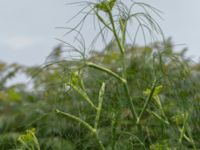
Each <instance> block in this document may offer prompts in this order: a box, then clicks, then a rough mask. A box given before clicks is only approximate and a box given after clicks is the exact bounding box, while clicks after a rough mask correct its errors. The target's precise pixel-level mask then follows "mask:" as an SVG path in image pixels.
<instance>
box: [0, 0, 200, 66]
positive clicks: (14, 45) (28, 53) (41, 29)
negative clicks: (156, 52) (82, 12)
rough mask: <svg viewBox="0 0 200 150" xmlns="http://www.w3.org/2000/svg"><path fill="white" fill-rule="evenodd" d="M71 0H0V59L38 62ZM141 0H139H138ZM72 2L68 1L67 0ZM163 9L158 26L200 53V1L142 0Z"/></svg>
mask: <svg viewBox="0 0 200 150" xmlns="http://www.w3.org/2000/svg"><path fill="white" fill-rule="evenodd" d="M70 1H71V0H17V1H14V0H0V22H1V23H0V60H2V61H6V62H9V63H12V62H18V63H21V64H26V65H36V64H42V63H44V61H45V58H46V56H47V55H48V54H49V53H50V51H51V50H52V49H53V47H55V46H56V45H57V44H58V43H59V42H58V41H56V40H55V38H59V37H60V36H62V35H63V33H64V32H63V31H60V30H59V29H56V27H59V26H65V25H66V24H65V23H66V21H67V19H69V17H70V16H72V15H73V14H74V13H75V12H76V11H77V10H76V9H75V8H74V7H67V6H66V5H65V3H66V2H70ZM140 1H142V0H140ZM71 2H72V1H71ZM142 2H147V3H149V4H151V5H153V6H155V7H156V8H159V9H160V10H162V11H163V12H164V14H163V18H164V20H163V21H161V27H162V29H163V31H164V33H165V35H166V37H168V36H171V37H172V38H173V41H174V42H175V44H186V46H187V47H188V48H189V51H188V56H193V58H195V59H196V60H197V59H198V58H199V57H200V53H199V50H200V43H199V40H200V29H199V27H200V9H199V6H200V1H199V0H165V1H164V0H163V1H160V0H145V1H142Z"/></svg>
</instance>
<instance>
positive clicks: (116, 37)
mask: <svg viewBox="0 0 200 150" xmlns="http://www.w3.org/2000/svg"><path fill="white" fill-rule="evenodd" d="M108 16H109V19H110V22H111V24H112V31H113V34H114V37H115V39H116V41H117V44H118V46H119V49H120V51H121V53H122V54H123V53H124V48H123V46H122V44H121V42H120V40H119V37H118V35H117V31H116V28H115V23H114V20H113V16H112V13H111V11H108Z"/></svg>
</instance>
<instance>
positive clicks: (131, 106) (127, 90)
mask: <svg viewBox="0 0 200 150" xmlns="http://www.w3.org/2000/svg"><path fill="white" fill-rule="evenodd" d="M124 88H125V92H126V95H127V97H128V101H129V105H130V109H131V113H132V115H133V116H134V117H135V118H136V120H137V119H138V114H137V112H136V111H135V107H134V104H133V101H132V98H131V96H130V91H129V88H128V84H127V82H126V83H125V84H124Z"/></svg>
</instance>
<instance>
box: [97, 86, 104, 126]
mask: <svg viewBox="0 0 200 150" xmlns="http://www.w3.org/2000/svg"><path fill="white" fill-rule="evenodd" d="M104 92H105V83H102V86H101V89H100V91H99V99H98V101H99V104H98V107H97V114H96V119H95V125H94V128H95V129H97V128H98V125H99V119H100V115H101V111H102V104H103V96H104Z"/></svg>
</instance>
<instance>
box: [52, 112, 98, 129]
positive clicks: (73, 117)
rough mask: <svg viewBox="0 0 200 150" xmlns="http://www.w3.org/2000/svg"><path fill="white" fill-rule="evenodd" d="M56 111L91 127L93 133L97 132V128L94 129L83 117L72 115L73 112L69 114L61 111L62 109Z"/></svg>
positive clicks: (88, 127)
mask: <svg viewBox="0 0 200 150" xmlns="http://www.w3.org/2000/svg"><path fill="white" fill-rule="evenodd" d="M56 113H57V114H60V115H62V116H65V117H68V118H71V119H73V120H75V121H77V122H79V123H80V124H82V125H84V126H85V127H86V128H87V129H89V130H90V131H91V132H92V133H94V132H96V131H95V129H94V128H93V127H92V126H91V125H89V124H88V123H87V122H85V121H83V120H82V119H80V118H78V117H76V116H74V115H71V114H69V113H65V112H62V111H60V110H58V109H56Z"/></svg>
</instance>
